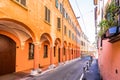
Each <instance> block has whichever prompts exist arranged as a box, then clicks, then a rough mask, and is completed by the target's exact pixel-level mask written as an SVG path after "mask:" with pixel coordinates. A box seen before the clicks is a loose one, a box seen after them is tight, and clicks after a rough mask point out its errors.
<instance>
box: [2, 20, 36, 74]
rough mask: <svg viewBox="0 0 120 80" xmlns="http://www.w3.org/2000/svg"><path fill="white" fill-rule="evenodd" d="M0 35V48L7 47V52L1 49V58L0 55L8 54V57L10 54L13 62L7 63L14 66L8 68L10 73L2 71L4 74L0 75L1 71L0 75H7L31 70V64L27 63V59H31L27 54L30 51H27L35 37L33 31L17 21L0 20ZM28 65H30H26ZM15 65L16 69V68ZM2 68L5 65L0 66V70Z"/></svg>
mask: <svg viewBox="0 0 120 80" xmlns="http://www.w3.org/2000/svg"><path fill="white" fill-rule="evenodd" d="M0 35H1V36H0V37H1V41H0V44H1V45H0V47H1V46H3V45H7V46H6V47H7V50H5V49H6V47H2V48H3V50H2V51H1V56H3V54H2V53H5V54H6V56H7V54H9V55H10V54H11V55H12V56H11V57H12V59H13V60H12V59H11V60H12V61H13V62H9V63H11V64H14V65H15V66H13V65H12V68H10V71H9V70H7V69H6V70H7V71H8V72H7V71H3V72H5V73H2V71H0V74H7V73H12V72H18V71H22V70H26V69H31V68H33V63H32V62H29V60H28V58H29V57H31V56H29V52H30V51H31V50H29V43H33V41H34V40H35V35H34V34H33V31H32V30H31V29H30V28H29V27H28V26H26V25H25V24H24V23H22V22H19V21H17V20H13V19H7V18H0ZM3 40H4V41H3ZM11 47H12V48H11ZM0 49H1V48H0ZM5 51H14V54H12V52H10V53H6V52H5ZM21 53H23V54H21ZM13 56H15V57H13ZM32 57H33V58H34V56H32ZM8 58H9V57H8ZM21 58H22V59H21ZM33 58H32V59H33ZM6 60H7V59H6ZM0 61H2V58H0ZM7 61H8V60H7ZM9 61H10V60H9ZM23 61H24V63H23ZM4 62H5V61H4ZM0 63H1V62H0ZM6 63H7V62H6ZM28 63H30V64H28ZM7 64H8V63H7ZM26 64H27V66H26ZM16 65H17V67H16ZM23 65H24V66H23ZM3 66H6V65H0V67H1V68H2V67H3ZM8 66H10V64H8ZM21 66H22V67H21ZM28 66H29V67H28ZM1 68H0V70H1ZM8 69H9V68H8Z"/></svg>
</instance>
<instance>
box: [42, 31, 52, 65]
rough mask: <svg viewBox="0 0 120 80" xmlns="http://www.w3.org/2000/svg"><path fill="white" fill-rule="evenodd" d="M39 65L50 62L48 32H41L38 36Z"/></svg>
mask: <svg viewBox="0 0 120 80" xmlns="http://www.w3.org/2000/svg"><path fill="white" fill-rule="evenodd" d="M40 43H41V48H40V67H44V66H48V65H50V64H52V38H51V36H50V35H49V34H48V33H43V34H42V35H41V37H40Z"/></svg>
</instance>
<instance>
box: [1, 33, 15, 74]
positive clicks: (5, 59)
mask: <svg viewBox="0 0 120 80" xmlns="http://www.w3.org/2000/svg"><path fill="white" fill-rule="evenodd" d="M15 63H16V43H15V42H14V41H13V40H12V39H11V38H9V37H7V36H5V35H1V34H0V75H4V74H8V73H12V72H15Z"/></svg>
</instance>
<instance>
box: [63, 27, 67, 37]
mask: <svg viewBox="0 0 120 80" xmlns="http://www.w3.org/2000/svg"><path fill="white" fill-rule="evenodd" d="M64 34H65V35H66V34H67V29H66V26H64Z"/></svg>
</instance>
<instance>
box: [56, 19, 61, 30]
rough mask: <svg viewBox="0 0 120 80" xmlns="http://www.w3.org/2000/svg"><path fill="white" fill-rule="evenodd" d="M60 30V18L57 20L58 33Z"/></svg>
mask: <svg viewBox="0 0 120 80" xmlns="http://www.w3.org/2000/svg"><path fill="white" fill-rule="evenodd" d="M60 28H61V20H60V18H57V29H58V30H59V31H60Z"/></svg>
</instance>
